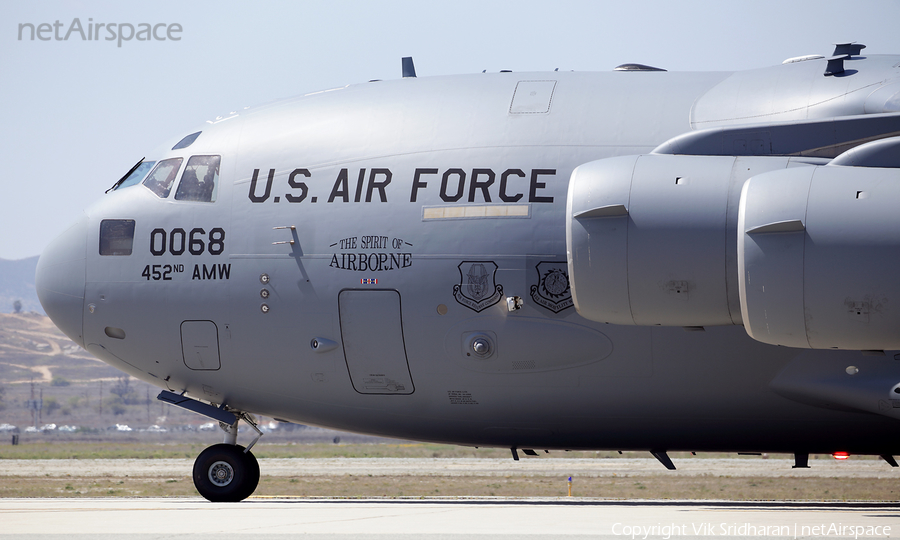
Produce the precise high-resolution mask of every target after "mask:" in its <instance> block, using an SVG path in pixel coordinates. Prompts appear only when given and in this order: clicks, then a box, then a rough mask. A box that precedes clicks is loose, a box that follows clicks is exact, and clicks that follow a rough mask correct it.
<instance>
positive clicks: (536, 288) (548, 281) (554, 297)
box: [531, 262, 573, 313]
mask: <svg viewBox="0 0 900 540" xmlns="http://www.w3.org/2000/svg"><path fill="white" fill-rule="evenodd" d="M535 269H537V273H538V283H537V285H532V286H531V299H532V300H534V302H535V303H536V304H537V305H539V306H541V307H544V308H546V309H549V310H550V311H552V312H553V313H559V312H560V311H562V310H564V309H566V308H568V307H572V305H573V301H572V289H571V287H569V269H568V267H567V266H566V263H564V262H540V263H538V264H537V266H535Z"/></svg>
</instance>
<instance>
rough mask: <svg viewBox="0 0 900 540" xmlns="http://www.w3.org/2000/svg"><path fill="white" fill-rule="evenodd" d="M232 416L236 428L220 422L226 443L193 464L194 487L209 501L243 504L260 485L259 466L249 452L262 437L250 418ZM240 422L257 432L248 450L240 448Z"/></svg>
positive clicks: (246, 415) (240, 415) (207, 451)
mask: <svg viewBox="0 0 900 540" xmlns="http://www.w3.org/2000/svg"><path fill="white" fill-rule="evenodd" d="M233 414H234V415H235V417H236V419H235V421H234V423H233V424H231V425H228V424H226V423H225V422H219V426H221V428H222V430H224V431H225V442H222V443H219V444H214V445H212V446H210V447H209V448H207V449H206V450H204V451H202V452H200V455H199V456H197V459H196V460H195V461H194V474H193V477H194V487H196V488H197V491H198V492H199V493H200V495H202V496H203V497H204V498H205V499H206V500H208V501H212V502H238V501H243V500H244V499H246V498H247V497H249V496H250V495H252V494H253V492H254V491H255V490H256V486H257V485H259V462H258V461H256V456H254V455H253V454H252V453H250V449H251V448H253V445H255V444H256V441H258V440H259V438H260V437H262V432H261V431H260V430H259V428H258V427H256V422H254V421H253V418H252V417H251V416H250V415H248V414H245V413H241V412H237V411H233ZM241 420H244V421H245V422H247V425H248V426H250V427H251V428H253V429H254V430H255V431H256V438H255V439H253V442H251V443H250V444H249V445H248V446H247V448H244V447H243V446H241V445H239V444H237V434H238V422H240V421H241Z"/></svg>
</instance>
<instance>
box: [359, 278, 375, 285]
mask: <svg viewBox="0 0 900 540" xmlns="http://www.w3.org/2000/svg"><path fill="white" fill-rule="evenodd" d="M359 282H360V284H362V285H378V280H377V279H376V278H362V279H360V280H359Z"/></svg>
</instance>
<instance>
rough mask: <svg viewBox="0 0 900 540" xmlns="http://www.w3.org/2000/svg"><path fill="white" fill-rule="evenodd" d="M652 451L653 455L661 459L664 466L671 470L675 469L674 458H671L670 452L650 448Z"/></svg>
mask: <svg viewBox="0 0 900 540" xmlns="http://www.w3.org/2000/svg"><path fill="white" fill-rule="evenodd" d="M650 453H651V454H653V457H655V458H656V459H658V460H659V462H660V463H662V464H663V466H664V467H665V468H667V469H669V470H670V471H674V470H675V464H674V463H672V460H671V459H669V454H666V451H665V450H650Z"/></svg>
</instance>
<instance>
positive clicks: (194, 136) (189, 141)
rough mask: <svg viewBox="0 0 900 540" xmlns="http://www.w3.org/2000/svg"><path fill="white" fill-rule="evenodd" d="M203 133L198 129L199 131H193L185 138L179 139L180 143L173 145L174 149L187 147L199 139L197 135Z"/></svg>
mask: <svg viewBox="0 0 900 540" xmlns="http://www.w3.org/2000/svg"><path fill="white" fill-rule="evenodd" d="M201 133H203V132H202V131H198V132H197V133H191V134H190V135H188V136H186V137H185V138H183V139H181V140H180V141H178V144H176V145H175V146H173V147H172V150H180V149H182V148H187V147H188V146H190V145H192V144H194V141H196V140H197V137H199V136H200V134H201Z"/></svg>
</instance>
